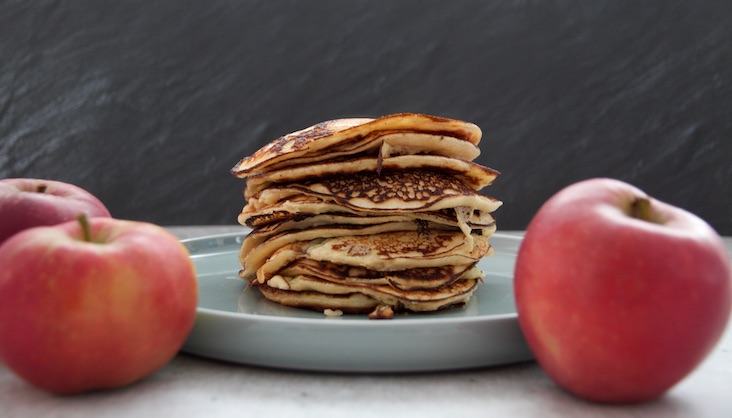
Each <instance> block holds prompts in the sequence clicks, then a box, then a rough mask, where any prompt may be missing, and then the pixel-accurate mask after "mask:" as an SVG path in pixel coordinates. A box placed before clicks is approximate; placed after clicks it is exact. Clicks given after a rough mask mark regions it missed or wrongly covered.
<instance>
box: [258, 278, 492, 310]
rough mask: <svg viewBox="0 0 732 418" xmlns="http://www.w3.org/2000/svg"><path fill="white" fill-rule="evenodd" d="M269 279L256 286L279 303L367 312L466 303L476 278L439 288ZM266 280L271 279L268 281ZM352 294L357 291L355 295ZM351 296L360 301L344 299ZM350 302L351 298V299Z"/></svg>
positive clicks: (315, 308)
mask: <svg viewBox="0 0 732 418" xmlns="http://www.w3.org/2000/svg"><path fill="white" fill-rule="evenodd" d="M277 278H278V279H282V280H270V281H269V282H268V284H265V285H260V286H257V287H258V288H259V290H260V291H261V292H262V294H264V296H265V297H267V298H268V299H270V300H273V301H276V302H277V303H280V304H282V305H286V306H294V307H303V308H308V309H314V310H317V311H324V310H325V309H337V310H341V311H343V312H348V313H368V312H370V311H372V310H373V309H374V308H375V307H378V306H384V305H386V306H393V307H395V308H396V310H397V311H403V310H410V311H414V312H428V311H437V310H440V309H444V308H447V307H449V306H453V305H457V304H465V303H467V302H468V300H469V299H470V297H471V296H472V295H473V293H474V292H475V289H476V288H477V286H478V280H475V279H466V280H458V281H455V282H453V283H451V284H449V285H447V286H443V287H440V288H438V289H421V290H409V291H404V290H399V289H395V288H393V287H390V286H379V285H370V284H364V283H361V284H357V285H343V284H339V283H334V282H330V281H327V280H322V279H318V278H315V277H312V276H296V277H293V278H289V279H287V280H286V279H284V278H282V276H277ZM269 283H272V285H270V284H269ZM355 295H358V296H356V297H354V296H355ZM351 297H354V299H355V300H358V301H359V303H346V301H344V299H348V298H351ZM352 302H353V301H352Z"/></svg>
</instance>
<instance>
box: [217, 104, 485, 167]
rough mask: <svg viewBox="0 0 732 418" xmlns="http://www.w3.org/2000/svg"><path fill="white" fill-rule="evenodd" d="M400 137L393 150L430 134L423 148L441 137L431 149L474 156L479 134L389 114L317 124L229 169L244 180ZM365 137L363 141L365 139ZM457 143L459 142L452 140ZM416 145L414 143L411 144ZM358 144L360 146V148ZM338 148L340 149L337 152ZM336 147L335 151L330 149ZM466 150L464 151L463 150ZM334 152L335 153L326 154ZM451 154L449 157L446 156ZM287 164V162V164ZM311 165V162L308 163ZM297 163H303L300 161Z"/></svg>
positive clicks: (453, 124) (455, 124)
mask: <svg viewBox="0 0 732 418" xmlns="http://www.w3.org/2000/svg"><path fill="white" fill-rule="evenodd" d="M389 133H394V134H402V136H401V137H399V136H397V137H395V139H394V142H395V144H394V145H393V146H394V147H397V148H399V147H406V148H411V149H419V148H420V147H419V142H420V140H419V139H416V140H410V135H415V134H429V135H430V136H431V137H432V138H430V139H427V140H424V141H423V142H424V146H428V145H430V144H433V143H436V144H439V142H440V138H448V139H447V140H446V141H447V142H449V144H446V145H448V146H434V147H433V149H434V150H435V151H436V152H439V151H437V150H440V149H442V150H445V151H442V152H443V153H445V152H448V151H447V149H450V148H452V149H454V150H455V151H453V152H459V153H460V154H461V155H462V153H465V155H467V156H469V155H473V157H472V158H470V159H471V160H472V159H473V158H475V156H477V145H478V143H479V142H480V139H481V136H482V132H481V131H480V128H478V127H477V126H476V125H474V124H472V123H469V122H463V121H459V120H454V119H448V118H442V117H438V116H430V115H422V114H415V113H401V114H394V115H388V116H384V117H381V118H377V119H370V118H346V119H336V120H330V121H325V122H321V123H318V124H316V125H313V126H310V127H308V128H305V129H302V130H300V131H297V132H293V133H290V134H287V135H285V136H282V137H280V138H277V139H275V140H274V141H272V142H270V143H269V144H267V145H265V146H264V147H262V148H260V149H259V150H257V151H256V152H255V153H254V154H252V155H251V156H249V157H247V158H245V159H242V160H241V161H240V162H239V163H237V164H236V165H235V166H234V167H233V168H232V169H231V172H232V174H234V175H236V176H237V177H241V178H243V177H246V176H247V175H249V174H250V173H252V172H254V171H268V170H271V169H272V167H275V166H277V165H278V164H280V165H281V164H284V165H289V164H292V161H295V162H297V159H298V158H303V157H313V156H318V157H317V158H316V160H322V159H330V158H333V157H334V156H342V155H344V154H343V153H339V152H342V151H343V150H344V149H345V150H347V153H349V154H350V153H354V152H358V150H362V149H363V148H364V147H366V148H368V146H366V145H371V144H373V143H374V141H378V142H377V143H376V144H375V145H373V147H375V148H380V146H381V143H382V142H383V138H382V137H383V136H384V135H385V134H389ZM364 138H365V139H364ZM454 140H458V141H454ZM413 142H417V144H413ZM359 144H360V145H359ZM338 147H340V149H338ZM331 148H335V149H331ZM463 149H467V151H462V150H463ZM329 150H330V151H334V152H335V154H331V153H329ZM448 155H450V154H448ZM288 161H290V163H287V162H288ZM309 161H310V162H312V161H314V160H309ZM298 163H302V161H299V162H298Z"/></svg>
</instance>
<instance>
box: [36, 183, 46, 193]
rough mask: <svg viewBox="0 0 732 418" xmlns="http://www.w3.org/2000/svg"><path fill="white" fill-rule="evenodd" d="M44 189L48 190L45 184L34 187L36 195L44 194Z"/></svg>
mask: <svg viewBox="0 0 732 418" xmlns="http://www.w3.org/2000/svg"><path fill="white" fill-rule="evenodd" d="M46 189H48V186H47V185H46V184H39V185H38V186H36V193H46Z"/></svg>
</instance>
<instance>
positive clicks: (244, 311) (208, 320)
mask: <svg viewBox="0 0 732 418" xmlns="http://www.w3.org/2000/svg"><path fill="white" fill-rule="evenodd" d="M244 236H245V235H244V234H242V233H235V234H224V235H216V236H209V237H202V238H195V239H188V240H184V241H183V243H184V244H185V245H186V247H187V248H188V250H189V251H190V253H191V258H192V259H193V261H194V263H195V265H196V269H197V271H198V281H199V302H198V312H197V316H196V322H195V325H194V327H193V330H192V332H191V334H190V336H189V337H188V340H187V341H186V344H185V345H184V347H183V351H185V352H188V353H191V354H196V355H201V356H205V357H210V358H214V359H219V360H226V361H231V362H236V363H243V364H250V365H258V366H268V367H278V368H287V369H298V370H312V371H334V372H417V371H438V370H456V369H467V368H474V367H484V366H495V365H500V364H507V363H514V362H520V361H526V360H531V359H532V355H531V352H530V351H529V349H528V347H527V345H526V342H525V341H524V338H523V335H522V334H521V330H520V329H519V326H518V321H517V315H516V309H515V305H514V299H513V269H514V262H515V259H516V251H517V250H518V246H519V244H520V242H521V238H519V237H515V236H510V235H503V234H500V233H499V234H495V235H494V236H493V237H491V243H492V245H493V247H494V249H495V255H494V256H493V257H489V258H485V259H483V260H481V262H480V263H479V267H480V268H481V270H483V272H484V273H485V274H486V276H485V278H484V281H485V283H484V284H482V285H480V286H479V287H478V290H477V291H476V293H475V294H474V296H473V297H472V298H471V300H470V302H469V303H467V304H466V305H465V306H463V307H455V308H450V309H447V310H444V311H441V312H436V313H426V314H424V313H420V314H414V313H411V314H397V315H396V316H395V317H394V319H391V320H369V319H367V318H366V317H365V316H350V315H345V316H341V317H326V316H325V315H323V314H321V313H318V312H311V311H308V310H303V309H297V308H288V307H284V306H281V305H278V304H275V303H273V302H270V301H268V300H266V299H265V298H264V297H262V296H261V294H260V293H259V291H257V290H256V288H250V287H247V283H246V282H245V281H243V280H242V279H240V278H239V277H238V276H237V272H238V270H239V268H240V266H239V262H238V259H237V255H238V251H239V247H240V245H241V241H242V239H243V237H244Z"/></svg>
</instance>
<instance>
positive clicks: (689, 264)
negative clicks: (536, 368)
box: [514, 178, 732, 403]
mask: <svg viewBox="0 0 732 418" xmlns="http://www.w3.org/2000/svg"><path fill="white" fill-rule="evenodd" d="M644 198H647V199H649V200H648V201H647V202H649V203H650V204H649V207H648V209H649V210H648V215H647V218H646V219H648V220H644V219H639V218H636V217H634V216H631V211H632V206H633V202H634V201H636V200H637V199H641V200H642V199H644ZM514 281H515V282H514V296H515V301H516V308H517V312H518V319H519V325H520V327H521V329H522V331H523V333H524V336H525V337H526V340H527V343H528V345H529V347H530V348H531V350H532V352H533V354H534V356H535V358H536V360H537V362H538V363H539V365H540V366H541V367H542V368H543V369H544V371H545V372H546V373H547V374H548V375H549V377H550V378H552V379H553V380H554V381H555V382H556V383H557V384H558V385H559V386H561V387H563V388H564V389H566V390H568V391H569V392H571V393H573V394H575V395H577V396H579V397H581V398H584V399H587V400H591V401H597V402H606V403H632V402H641V401H646V400H651V399H654V398H657V397H659V396H661V395H663V394H664V393H665V392H666V391H667V390H668V389H670V388H671V387H672V386H674V385H675V384H676V383H677V382H679V381H680V380H681V379H683V378H684V377H685V376H687V375H688V374H689V373H691V372H692V371H693V370H694V368H696V366H698V365H699V364H700V363H701V362H702V361H703V359H704V358H705V357H706V356H707V354H709V352H710V351H711V350H712V348H713V347H714V346H715V344H716V343H717V342H718V340H719V338H720V337H721V335H722V333H723V331H724V329H725V326H726V324H727V321H728V320H729V318H730V305H731V304H732V273H731V268H730V259H729V256H728V254H727V252H726V250H725V247H724V243H723V241H722V240H721V238H720V237H719V235H718V234H717V233H716V232H715V231H714V230H713V229H712V228H711V227H710V226H709V225H708V224H707V223H706V222H704V221H703V220H702V219H700V218H698V217H697V216H695V215H693V214H691V213H689V212H687V211H685V210H683V209H680V208H677V207H674V206H671V205H669V204H666V203H663V202H660V201H658V200H655V199H652V198H649V197H648V196H647V195H646V194H645V193H643V192H642V191H641V190H639V189H637V188H636V187H633V186H631V185H629V184H627V183H624V182H621V181H619V180H614V179H606V178H594V179H589V180H585V181H581V182H579V183H575V184H574V185H571V186H568V187H567V188H565V189H563V190H561V191H559V192H558V193H557V194H556V195H554V196H553V197H551V198H550V199H549V200H548V201H547V202H546V203H545V204H544V205H543V206H542V207H541V208H540V209H539V211H538V212H537V213H536V215H535V216H534V218H533V219H532V220H531V223H530V224H529V226H528V228H527V231H526V235H525V238H524V240H523V242H522V245H521V247H520V249H519V253H518V257H517V260H516V270H515V278H514Z"/></svg>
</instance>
